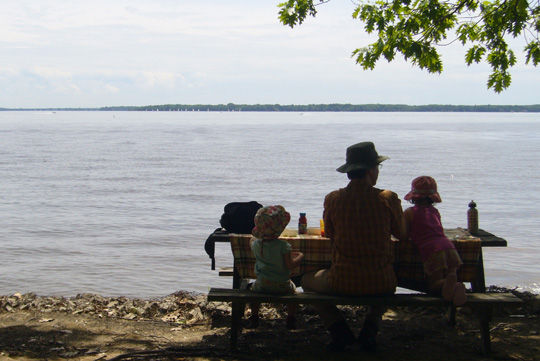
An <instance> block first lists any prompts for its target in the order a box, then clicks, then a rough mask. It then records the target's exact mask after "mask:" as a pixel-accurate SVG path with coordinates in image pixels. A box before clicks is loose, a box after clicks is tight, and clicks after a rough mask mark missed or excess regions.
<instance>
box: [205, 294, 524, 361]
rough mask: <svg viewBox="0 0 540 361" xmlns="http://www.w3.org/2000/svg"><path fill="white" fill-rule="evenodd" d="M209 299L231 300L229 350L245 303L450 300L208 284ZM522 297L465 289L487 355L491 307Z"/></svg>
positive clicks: (513, 302) (412, 303) (431, 302)
mask: <svg viewBox="0 0 540 361" xmlns="http://www.w3.org/2000/svg"><path fill="white" fill-rule="evenodd" d="M208 301H209V302H214V301H215V302H232V314H231V339H230V343H231V350H233V351H234V350H236V349H237V346H238V333H239V331H240V330H241V320H242V317H243V315H244V307H245V304H246V303H251V302H258V303H276V304H281V303H294V304H304V305H309V304H325V303H326V304H328V303H329V304H334V305H354V306H371V305H378V306H388V307H391V306H413V307H426V306H440V307H449V306H451V303H449V302H447V301H445V300H444V299H442V298H440V297H435V296H431V295H427V294H409V293H399V294H394V295H392V296H359V297H347V296H335V295H326V294H321V293H311V292H299V293H297V294H295V295H276V294H265V293H255V292H252V291H249V290H243V289H225V288H211V289H210V292H209V293H208ZM522 304H523V301H522V300H521V299H520V298H518V297H516V296H515V295H513V294H511V293H468V294H467V303H466V304H465V305H464V307H470V308H471V309H473V310H474V311H475V313H476V315H477V316H478V318H479V320H480V335H481V342H482V345H481V346H482V352H483V353H484V355H487V354H489V353H490V351H491V340H490V335H489V322H490V321H491V317H492V311H493V308H494V307H516V306H520V305H522Z"/></svg>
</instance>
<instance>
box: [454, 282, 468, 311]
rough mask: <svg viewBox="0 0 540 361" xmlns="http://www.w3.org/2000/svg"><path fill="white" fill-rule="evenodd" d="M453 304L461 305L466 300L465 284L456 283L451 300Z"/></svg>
mask: <svg viewBox="0 0 540 361" xmlns="http://www.w3.org/2000/svg"><path fill="white" fill-rule="evenodd" d="M452 301H453V302H454V305H455V306H462V305H463V304H464V303H465V302H467V295H466V294H465V285H464V284H463V283H461V282H458V283H456V288H455V292H454V299H453V300H452Z"/></svg>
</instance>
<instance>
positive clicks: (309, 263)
mask: <svg viewBox="0 0 540 361" xmlns="http://www.w3.org/2000/svg"><path fill="white" fill-rule="evenodd" d="M229 238H230V240H231V249H232V253H233V256H234V264H235V266H236V269H237V270H238V274H239V275H240V277H241V278H251V279H255V278H257V276H256V275H255V256H254V255H253V252H252V251H251V248H250V246H249V240H250V239H251V234H233V233H231V234H230V235H229ZM281 239H283V240H285V241H287V242H289V243H290V244H291V247H292V249H293V251H295V252H302V253H304V259H303V260H302V262H301V263H300V265H299V266H298V267H296V268H295V269H293V270H292V273H291V276H297V275H301V274H304V273H307V272H310V271H315V270H320V269H323V268H329V267H330V263H331V251H332V247H331V243H330V240H329V239H328V238H321V237H317V236H308V235H301V236H299V237H281Z"/></svg>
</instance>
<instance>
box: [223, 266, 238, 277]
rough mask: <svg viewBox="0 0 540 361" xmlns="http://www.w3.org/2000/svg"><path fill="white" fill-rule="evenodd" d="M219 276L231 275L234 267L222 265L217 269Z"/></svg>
mask: <svg viewBox="0 0 540 361" xmlns="http://www.w3.org/2000/svg"><path fill="white" fill-rule="evenodd" d="M219 276H220V277H232V276H234V268H232V267H223V268H220V269H219Z"/></svg>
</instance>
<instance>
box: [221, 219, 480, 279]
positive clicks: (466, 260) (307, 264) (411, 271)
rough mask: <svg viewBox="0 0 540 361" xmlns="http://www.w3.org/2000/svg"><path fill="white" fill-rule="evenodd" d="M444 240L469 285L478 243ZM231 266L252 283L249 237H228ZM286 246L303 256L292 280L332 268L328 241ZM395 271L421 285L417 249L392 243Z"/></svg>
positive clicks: (310, 239)
mask: <svg viewBox="0 0 540 361" xmlns="http://www.w3.org/2000/svg"><path fill="white" fill-rule="evenodd" d="M445 234H446V236H447V237H448V238H449V239H450V240H451V241H452V243H454V245H455V246H456V249H457V251H458V253H459V255H460V256H461V259H462V261H463V266H462V267H461V268H460V269H459V271H458V277H459V279H460V280H461V281H462V282H472V281H474V280H475V278H476V266H477V264H478V257H479V255H480V250H481V244H482V242H481V240H480V239H479V238H475V237H471V236H470V235H469V234H468V233H467V231H466V230H463V229H460V228H458V229H449V230H445ZM229 238H230V242H231V249H232V253H233V256H234V264H235V267H236V269H237V270H238V273H239V275H240V277H241V278H249V279H255V278H257V277H256V275H255V257H254V255H253V252H252V251H251V248H250V246H249V240H250V239H251V235H250V234H233V233H231V234H230V235H229ZM281 239H283V240H285V241H287V242H289V243H290V244H291V246H292V249H293V251H300V252H302V253H304V259H303V260H302V262H301V264H300V265H299V266H298V267H296V268H295V269H294V270H293V271H292V274H291V276H296V275H300V274H304V273H307V272H310V271H315V270H320V269H323V268H329V267H330V264H331V250H332V245H331V242H330V240H329V239H328V238H321V237H318V236H309V235H302V236H299V237H282V238H281ZM393 245H394V260H393V263H394V269H395V271H396V276H397V277H398V278H409V279H413V280H419V281H422V280H423V279H424V271H423V264H422V259H421V258H420V254H419V253H418V251H417V249H416V246H415V245H414V244H413V243H412V242H410V241H408V242H394V243H393Z"/></svg>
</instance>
